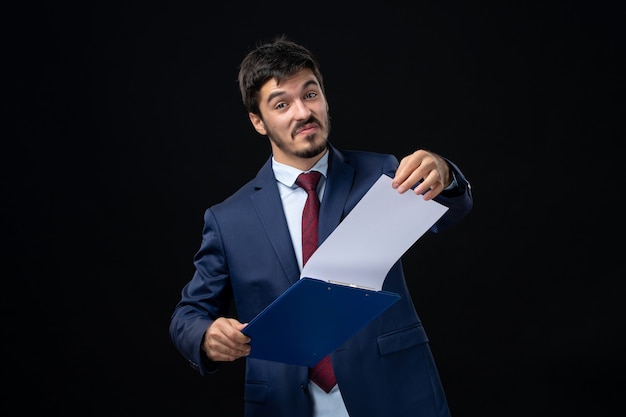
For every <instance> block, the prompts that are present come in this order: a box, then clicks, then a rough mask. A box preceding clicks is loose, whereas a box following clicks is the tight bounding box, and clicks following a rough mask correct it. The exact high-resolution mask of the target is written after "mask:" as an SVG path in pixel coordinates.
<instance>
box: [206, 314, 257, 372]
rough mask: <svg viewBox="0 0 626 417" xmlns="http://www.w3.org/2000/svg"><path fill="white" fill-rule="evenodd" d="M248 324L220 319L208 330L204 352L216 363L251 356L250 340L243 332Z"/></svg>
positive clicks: (224, 318)
mask: <svg viewBox="0 0 626 417" xmlns="http://www.w3.org/2000/svg"><path fill="white" fill-rule="evenodd" d="M244 327H246V324H243V323H240V322H239V321H237V320H235V319H229V318H226V317H220V318H218V319H217V320H215V321H214V322H213V323H212V324H211V325H210V326H209V328H208V329H207V331H206V333H205V334H204V340H203V341H202V350H204V352H205V353H206V355H207V357H208V358H209V359H210V360H212V361H216V362H232V361H234V360H235V359H239V358H241V357H244V356H248V355H249V354H250V338H249V337H248V336H246V335H245V334H243V333H242V332H241V330H242V329H243V328H244Z"/></svg>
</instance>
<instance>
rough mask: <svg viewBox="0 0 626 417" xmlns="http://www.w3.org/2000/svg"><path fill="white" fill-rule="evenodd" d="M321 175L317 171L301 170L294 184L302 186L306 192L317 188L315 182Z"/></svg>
mask: <svg viewBox="0 0 626 417" xmlns="http://www.w3.org/2000/svg"><path fill="white" fill-rule="evenodd" d="M321 176H322V174H321V173H320V172H317V171H310V172H303V173H302V174H300V175H298V179H297V180H296V184H297V185H298V186H300V187H302V188H304V189H305V190H306V191H307V192H309V191H311V190H317V183H318V182H319V180H320V177H321Z"/></svg>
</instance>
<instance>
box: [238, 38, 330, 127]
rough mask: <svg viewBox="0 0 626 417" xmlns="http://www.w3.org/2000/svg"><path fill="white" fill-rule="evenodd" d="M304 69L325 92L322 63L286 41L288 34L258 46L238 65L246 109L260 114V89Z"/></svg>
mask: <svg viewBox="0 0 626 417" xmlns="http://www.w3.org/2000/svg"><path fill="white" fill-rule="evenodd" d="M303 68H308V69H310V70H311V71H312V72H313V75H315V77H316V78H317V81H318V82H319V84H320V88H321V90H322V93H324V83H323V80H322V73H321V72H320V69H319V64H318V62H317V59H316V58H315V56H314V55H313V54H312V53H311V51H309V50H308V49H307V48H305V47H304V46H302V45H299V44H297V43H295V42H293V41H291V40H289V39H287V37H286V36H285V35H280V36H277V37H275V38H274V39H273V40H272V41H270V42H267V43H261V44H259V45H257V46H256V48H254V49H253V50H252V51H250V52H248V54H247V55H246V56H245V58H244V59H243V60H242V61H241V64H240V65H239V77H238V80H239V90H240V92H241V99H242V100H243V104H244V106H245V107H246V110H247V111H248V112H251V113H254V114H258V115H260V111H259V100H258V97H259V96H258V93H259V90H261V87H262V86H263V85H264V84H265V83H266V82H267V81H268V80H271V79H276V81H277V82H279V83H280V82H281V81H282V80H283V79H285V78H288V77H290V76H292V75H294V74H296V73H297V72H298V71H300V70H301V69H303Z"/></svg>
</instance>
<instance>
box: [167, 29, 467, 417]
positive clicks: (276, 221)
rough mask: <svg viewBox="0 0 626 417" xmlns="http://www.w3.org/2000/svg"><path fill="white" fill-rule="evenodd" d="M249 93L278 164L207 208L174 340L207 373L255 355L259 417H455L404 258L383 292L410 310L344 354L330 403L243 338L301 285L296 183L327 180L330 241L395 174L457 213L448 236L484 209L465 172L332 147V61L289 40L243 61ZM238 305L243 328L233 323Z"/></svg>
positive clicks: (391, 313)
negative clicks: (326, 63)
mask: <svg viewBox="0 0 626 417" xmlns="http://www.w3.org/2000/svg"><path fill="white" fill-rule="evenodd" d="M239 86H240V90H241V95H242V99H243V103H244V105H245V107H246V109H247V110H248V114H249V118H250V121H251V122H252V125H253V126H254V128H255V129H256V131H257V132H258V133H260V134H261V135H264V136H267V137H268V139H269V143H270V146H271V151H272V154H271V157H270V158H268V160H267V162H266V163H265V164H264V165H263V166H262V167H261V169H260V171H259V172H258V174H257V176H256V178H254V179H253V180H252V181H250V182H249V183H247V184H246V185H244V186H243V187H241V188H240V189H239V190H238V191H236V192H235V193H234V194H233V195H231V196H230V197H229V198H227V199H226V200H225V201H223V202H221V203H219V204H216V205H214V206H213V207H210V208H209V209H207V210H206V212H205V216H204V229H203V233H202V236H203V239H202V243H201V246H200V249H199V250H198V252H197V254H196V256H195V258H194V264H195V267H196V272H195V273H194V276H193V277H192V279H191V280H190V281H189V282H188V283H187V284H186V285H185V287H184V288H183V291H182V296H181V300H180V301H179V303H178V304H177V306H176V308H175V311H174V313H173V315H172V321H171V325H170V334H171V337H172V341H173V343H174V344H175V346H176V347H177V348H178V350H179V351H180V352H181V353H182V355H183V356H184V357H185V358H186V359H187V360H188V361H189V362H190V363H191V365H192V366H193V367H194V368H195V369H196V370H197V371H198V372H200V373H201V374H202V375H205V374H210V373H214V372H216V371H217V370H218V369H219V367H220V363H221V362H225V361H234V360H237V359H239V358H246V359H245V360H246V361H247V363H246V373H245V415H246V416H248V417H251V416H267V417H281V416H285V417H322V416H324V417H326V416H333V417H337V416H350V417H376V416H380V417H390V416H394V417H395V416H402V417H404V416H420V417H430V416H439V417H443V416H449V410H448V405H447V402H446V398H445V394H444V391H443V388H442V385H441V382H440V379H439V375H438V372H437V370H436V367H435V363H434V360H433V357H432V355H431V351H430V347H429V345H428V338H427V336H426V333H425V331H424V329H423V327H422V323H421V320H420V318H419V317H418V315H417V313H416V311H415V308H414V306H413V303H412V301H411V297H410V294H409V292H408V289H407V285H406V281H405V277H404V273H403V270H402V265H401V262H400V261H399V262H398V263H396V264H395V265H394V266H393V267H392V268H391V270H390V271H389V273H388V275H387V277H386V279H385V283H384V287H383V289H384V290H388V291H391V292H395V293H399V294H400V295H401V299H400V301H398V302H397V303H395V304H394V305H392V306H391V307H390V308H389V309H388V310H386V311H385V312H384V313H383V314H382V315H381V316H380V317H379V318H377V319H375V320H374V321H372V322H371V323H370V324H368V325H367V326H366V327H365V328H363V329H362V330H361V331H359V332H358V333H357V334H356V335H355V336H354V337H352V338H351V339H350V340H348V341H347V342H346V343H345V344H344V345H342V346H341V347H340V348H338V349H337V350H336V351H334V352H332V353H331V355H330V358H331V360H330V363H331V364H332V368H331V374H332V373H333V372H334V378H335V379H333V382H332V383H331V386H332V388H330V391H329V392H326V391H325V390H323V389H321V388H320V386H318V385H317V383H315V382H312V380H311V379H310V378H312V376H310V373H309V372H310V370H309V369H307V368H306V367H301V366H295V365H289V364H284V363H279V362H273V361H266V360H261V359H255V358H251V357H247V356H248V355H249V353H250V344H249V342H250V338H249V337H247V336H246V335H245V334H244V333H243V332H242V329H243V328H244V327H245V325H246V323H247V322H249V321H250V320H251V319H252V318H254V317H255V316H256V315H257V314H258V313H259V312H261V310H263V309H264V308H265V307H266V306H267V305H268V304H270V303H271V302H272V301H273V300H274V299H276V298H277V297H278V296H280V295H281V294H282V293H283V292H284V291H285V290H287V289H288V288H289V287H290V286H291V285H292V284H294V283H295V282H296V281H297V280H298V279H299V277H300V271H301V269H302V263H303V258H302V249H303V247H302V246H303V245H302V241H301V238H302V231H301V229H300V227H301V219H302V210H303V207H304V205H305V201H306V199H307V193H306V192H305V191H304V189H302V188H300V187H299V186H298V185H296V181H297V178H298V176H299V174H300V173H303V172H310V171H317V172H320V173H321V174H322V175H321V179H320V182H319V184H318V186H317V192H318V194H319V200H320V201H321V205H320V209H319V210H320V211H319V228H318V230H319V243H320V244H321V243H322V242H323V241H324V239H325V238H326V237H328V235H329V234H330V233H331V232H332V231H333V230H334V228H335V227H337V225H338V224H339V223H340V222H341V220H342V219H343V218H345V216H346V215H347V214H348V213H349V212H350V210H351V209H352V208H353V207H354V206H355V205H356V204H357V203H358V201H359V200H360V199H361V197H363V195H364V194H365V193H366V192H367V191H368V190H369V188H370V187H371V186H372V185H373V184H374V182H376V180H377V179H378V178H379V177H380V175H381V174H386V175H388V176H390V177H391V178H393V181H392V187H394V188H396V189H397V191H398V192H399V193H404V192H414V193H416V194H418V195H420V194H421V195H423V198H424V199H426V200H429V199H435V200H436V201H438V202H439V203H441V204H443V205H445V206H447V207H448V208H449V209H448V211H447V212H446V213H445V214H444V215H443V216H442V217H441V219H440V220H439V221H438V222H437V223H436V224H435V225H434V226H433V227H432V228H431V231H432V232H439V231H441V230H444V229H446V228H448V227H450V226H452V225H454V224H456V223H457V222H458V221H459V220H460V219H462V218H463V217H464V216H465V215H466V214H467V213H468V212H469V211H470V210H471V207H472V201H473V200H472V196H471V193H470V186H469V183H468V182H467V180H466V179H465V177H464V175H463V174H462V172H461V171H460V170H459V168H458V167H457V166H456V165H455V164H454V163H452V162H451V161H449V160H447V159H445V158H443V157H441V156H439V155H437V154H435V153H433V152H428V151H425V150H417V151H415V152H414V153H412V154H411V155H408V156H406V157H404V158H403V159H402V160H401V161H400V162H399V163H398V160H397V158H396V157H394V156H392V155H384V154H379V153H371V152H362V151H346V150H343V151H342V150H339V149H337V148H335V147H334V146H333V145H331V143H330V142H329V133H330V119H329V114H328V109H329V107H328V103H327V101H326V95H325V93H324V85H323V79H322V74H321V73H320V69H319V66H318V63H317V61H316V59H315V58H314V57H313V55H312V54H311V53H310V52H309V51H308V50H307V49H306V48H304V47H303V46H301V45H298V44H296V43H293V42H291V41H289V40H288V39H286V38H285V37H279V38H276V39H275V40H274V41H272V42H269V43H267V44H263V45H259V46H258V47H257V48H256V49H254V50H252V51H251V52H250V53H249V54H248V55H247V56H246V57H245V58H244V59H243V61H242V62H241V66H240V70H239ZM361 133H363V132H361ZM407 221H411V219H407ZM231 299H234V302H235V306H236V310H237V314H238V319H235V318H232V317H226V315H227V314H228V311H229V307H230V301H231ZM285 337H288V335H286V336H285ZM277 343H279V342H278V341H277Z"/></svg>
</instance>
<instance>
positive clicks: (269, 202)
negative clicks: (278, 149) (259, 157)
mask: <svg viewBox="0 0 626 417" xmlns="http://www.w3.org/2000/svg"><path fill="white" fill-rule="evenodd" d="M253 185H254V188H255V190H256V192H255V193H253V194H252V195H251V196H250V199H251V200H252V203H253V204H254V206H255V208H256V212H257V215H258V216H259V219H260V221H261V224H262V225H263V228H264V229H265V233H266V234H267V237H268V238H269V240H270V242H271V244H272V247H273V248H274V252H275V253H276V257H277V259H278V262H279V263H280V264H281V266H282V268H283V270H284V271H285V277H286V279H287V281H288V282H289V284H293V283H295V282H296V281H297V280H298V279H299V278H300V268H299V267H298V261H297V259H296V256H295V252H294V248H293V245H292V243H291V234H290V233H289V227H287V221H286V220H285V215H284V211H283V205H282V202H281V200H280V194H279V192H278V186H277V185H276V179H275V178H274V172H273V171H272V163H271V159H270V160H268V161H267V162H266V163H265V165H263V167H262V168H261V169H260V170H259V173H258V174H257V176H256V178H255V180H254V184H253Z"/></svg>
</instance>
